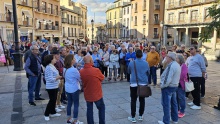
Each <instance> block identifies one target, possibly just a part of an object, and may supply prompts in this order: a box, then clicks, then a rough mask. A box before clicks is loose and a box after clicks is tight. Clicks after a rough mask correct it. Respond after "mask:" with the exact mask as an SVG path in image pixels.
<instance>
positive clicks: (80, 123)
mask: <svg viewBox="0 0 220 124" xmlns="http://www.w3.org/2000/svg"><path fill="white" fill-rule="evenodd" d="M74 124H83V122H81V121H79V120H77V122H75V123H74Z"/></svg>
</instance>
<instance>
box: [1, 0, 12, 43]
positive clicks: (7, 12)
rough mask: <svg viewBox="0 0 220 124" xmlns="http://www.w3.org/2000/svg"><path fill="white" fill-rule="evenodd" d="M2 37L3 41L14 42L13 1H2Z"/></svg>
mask: <svg viewBox="0 0 220 124" xmlns="http://www.w3.org/2000/svg"><path fill="white" fill-rule="evenodd" d="M0 35H1V37H2V40H4V41H6V42H8V43H10V42H13V41H14V20H13V10H12V1H11V0H4V1H2V0H1V1H0Z"/></svg>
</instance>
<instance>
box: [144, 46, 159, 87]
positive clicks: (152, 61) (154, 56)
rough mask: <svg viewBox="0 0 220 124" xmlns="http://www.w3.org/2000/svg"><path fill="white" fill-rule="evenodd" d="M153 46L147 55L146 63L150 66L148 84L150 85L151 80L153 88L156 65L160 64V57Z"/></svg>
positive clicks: (155, 78)
mask: <svg viewBox="0 0 220 124" xmlns="http://www.w3.org/2000/svg"><path fill="white" fill-rule="evenodd" d="M155 49H156V48H155V46H151V48H150V52H149V53H148V55H147V59H146V60H147V62H148V63H149V66H150V75H149V77H148V82H149V84H151V78H153V83H154V86H156V85H157V74H156V73H157V65H158V64H159V62H160V56H159V54H158V53H157V52H156V51H155Z"/></svg>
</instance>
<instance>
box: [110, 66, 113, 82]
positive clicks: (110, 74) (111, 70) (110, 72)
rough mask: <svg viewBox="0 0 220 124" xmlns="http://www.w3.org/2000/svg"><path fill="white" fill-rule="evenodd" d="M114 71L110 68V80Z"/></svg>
mask: <svg viewBox="0 0 220 124" xmlns="http://www.w3.org/2000/svg"><path fill="white" fill-rule="evenodd" d="M112 70H113V68H110V71H109V78H110V79H111V78H112Z"/></svg>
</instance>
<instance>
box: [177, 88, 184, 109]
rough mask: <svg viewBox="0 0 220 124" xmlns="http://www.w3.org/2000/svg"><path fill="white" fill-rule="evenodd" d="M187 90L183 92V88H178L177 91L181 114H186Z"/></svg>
mask: <svg viewBox="0 0 220 124" xmlns="http://www.w3.org/2000/svg"><path fill="white" fill-rule="evenodd" d="M185 94H186V92H185V90H183V89H182V88H181V87H178V90H177V100H178V106H179V110H180V112H181V113H185V109H186V97H185Z"/></svg>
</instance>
